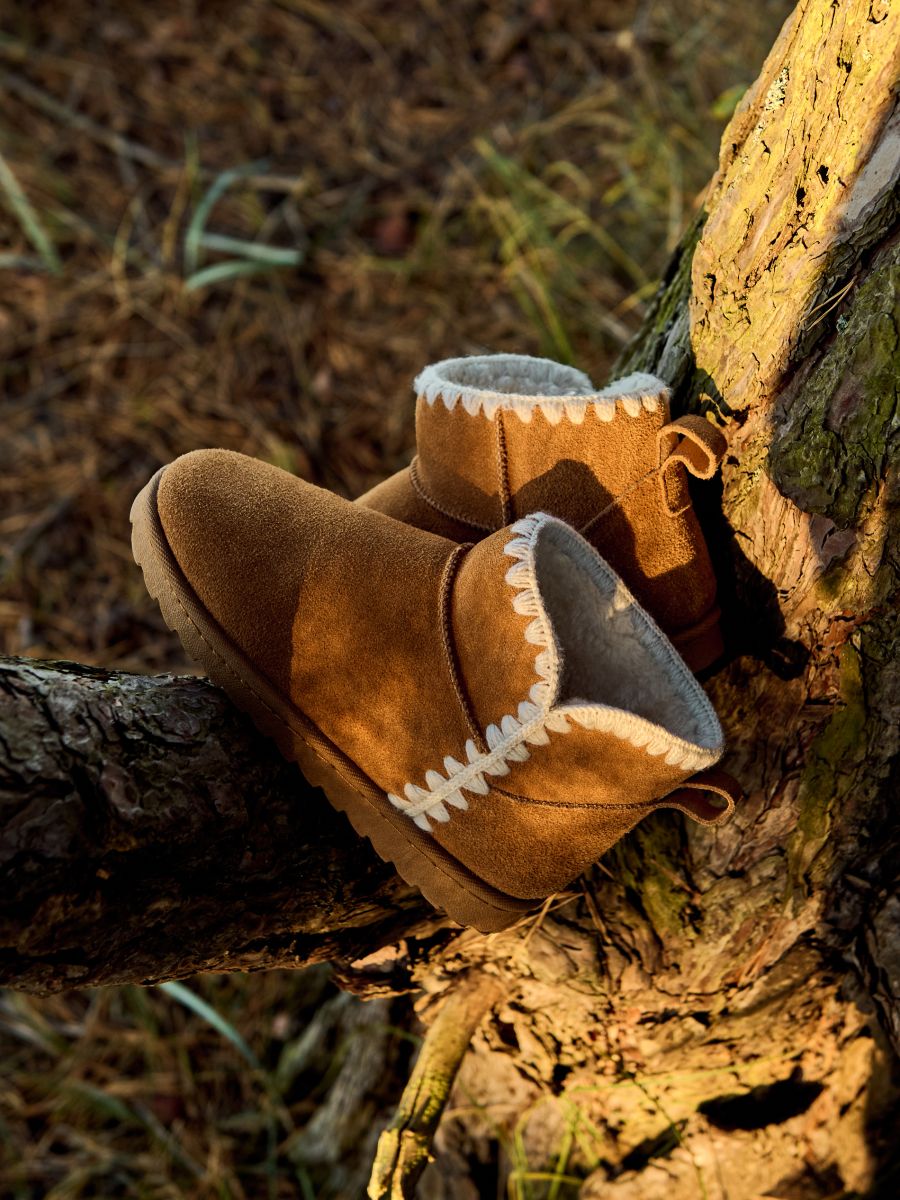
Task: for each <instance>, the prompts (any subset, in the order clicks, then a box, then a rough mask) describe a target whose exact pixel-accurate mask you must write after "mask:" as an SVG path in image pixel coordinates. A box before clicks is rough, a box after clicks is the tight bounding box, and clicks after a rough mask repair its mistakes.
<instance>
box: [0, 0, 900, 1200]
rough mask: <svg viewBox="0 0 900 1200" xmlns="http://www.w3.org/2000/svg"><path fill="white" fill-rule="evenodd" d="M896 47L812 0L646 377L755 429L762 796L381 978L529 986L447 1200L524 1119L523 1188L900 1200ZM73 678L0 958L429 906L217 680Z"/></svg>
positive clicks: (244, 958)
mask: <svg viewBox="0 0 900 1200" xmlns="http://www.w3.org/2000/svg"><path fill="white" fill-rule="evenodd" d="M898 45H900V9H898V7H897V6H896V5H895V6H894V7H893V8H892V7H891V6H890V4H889V3H887V2H886V0H872V2H871V3H869V2H868V0H866V2H863V0H845V2H837V0H835V2H833V3H830V2H828V0H805V2H802V3H800V4H799V5H798V7H797V9H796V11H795V13H794V14H793V15H792V17H791V18H790V19H789V21H788V22H787V24H786V25H785V28H784V30H783V31H782V34H781V36H780V37H779V40H778V42H777V43H776V45H775V47H774V48H773V50H772V52H771V54H770V56H769V58H768V60H767V61H766V63H765V65H764V67H763V71H762V74H761V75H760V78H759V80H758V81H757V83H756V84H755V85H754V86H753V88H751V90H750V92H749V93H748V95H747V97H746V98H745V100H744V101H743V103H742V105H741V106H740V108H739V110H738V112H737V113H736V115H735V117H734V119H733V120H732V122H731V124H730V125H729V127H728V129H727V130H726V133H725V136H724V138H723V143H722V155H721V162H720V168H719V171H718V172H717V174H716V176H715V178H714V179H713V181H712V183H711V184H710V187H709V190H708V192H707V195H706V198H705V206H704V209H703V212H702V213H701V214H700V216H699V217H698V219H697V221H696V223H695V226H694V228H693V229H692V230H691V231H690V233H689V234H688V235H687V237H686V238H685V240H684V243H683V245H682V246H681V248H680V250H679V252H678V254H677V255H676V257H675V259H674V261H673V263H672V266H671V269H670V271H669V274H668V277H667V279H666V280H665V281H664V284H663V287H662V288H661V290H660V293H659V295H658V297H657V299H656V301H655V303H654V306H653V310H652V312H651V313H650V314H649V317H648V320H647V322H646V325H645V328H644V330H643V332H642V334H641V336H640V338H639V339H638V340H637V342H636V343H635V345H634V347H633V348H632V350H631V351H630V353H629V355H628V358H627V362H625V363H623V364H622V365H623V366H624V367H627V368H628V369H635V368H642V369H651V370H655V371H656V372H658V373H660V374H662V375H664V376H666V377H668V378H669V379H671V380H672V381H673V382H674V385H675V394H676V401H677V405H678V407H680V408H681V409H682V410H684V409H691V410H693V411H701V412H708V413H710V414H712V415H714V416H715V418H716V419H717V420H718V421H719V422H720V423H721V425H722V426H723V428H724V429H725V431H726V433H727V435H728V438H729V443H730V452H729V455H728V457H727V460H726V463H725V466H724V470H723V479H722V486H721V489H720V491H719V492H718V493H717V494H715V495H714V496H713V497H712V498H710V495H709V489H707V490H706V493H705V495H704V496H701V497H698V500H699V501H700V502H701V503H702V504H703V517H704V522H705V526H706V529H707V533H708V536H709V540H710V543H711V546H712V549H713V552H714V554H715V556H716V561H717V566H718V571H719V577H720V580H721V593H722V605H723V610H724V613H725V619H726V633H727V638H728V646H729V658H728V661H727V663H726V665H724V666H722V667H721V668H720V669H718V670H717V671H716V673H715V674H714V675H713V677H712V678H711V679H710V680H709V681H708V687H709V691H710V694H711V696H712V698H713V701H714V703H715V704H716V706H717V708H718V710H719V712H720V714H721V715H722V718H723V723H724V724H725V726H726V730H727V733H728V736H729V741H730V746H731V751H730V755H729V758H728V760H727V764H726V765H727V766H728V767H729V768H730V769H731V770H733V771H734V773H735V774H737V775H738V776H739V777H740V778H741V780H742V782H743V783H744V785H745V787H746V789H747V800H746V802H745V804H744V805H743V806H742V807H741V809H740V811H739V813H738V815H737V817H736V819H735V820H734V821H733V822H732V824H730V825H729V826H727V827H725V828H723V829H721V830H715V831H709V830H705V829H700V828H698V827H694V826H691V827H690V828H689V829H688V828H686V827H685V826H684V824H683V822H681V820H680V819H679V818H677V817H673V816H669V817H663V816H660V817H658V818H655V819H654V820H652V821H648V822H646V823H645V824H644V825H643V826H641V827H640V828H639V829H638V830H637V831H636V833H635V834H634V835H633V836H631V837H630V838H628V839H626V841H625V842H624V843H622V844H621V845H620V846H619V847H617V848H616V849H615V850H614V851H613V853H611V854H610V855H609V856H608V858H607V859H606V860H605V862H604V863H603V864H602V865H601V867H599V868H598V869H597V870H596V871H595V873H594V876H593V878H591V879H588V880H585V881H583V883H582V884H581V885H579V888H578V889H576V894H575V896H574V897H573V898H572V899H570V900H568V901H566V900H565V899H564V898H561V900H560V902H559V905H558V907H556V908H555V909H551V911H549V912H548V913H546V914H544V915H543V916H542V917H541V918H540V919H539V920H537V921H532V922H531V923H530V924H528V925H526V926H523V927H522V928H519V929H515V930H512V931H509V932H507V933H504V934H502V935H494V936H492V937H489V938H485V937H480V936H477V935H475V934H473V933H470V932H466V933H460V934H452V933H451V932H450V931H448V930H443V931H440V933H439V934H438V935H436V936H435V934H434V926H433V925H432V926H431V927H430V929H426V930H425V932H427V933H429V934H430V935H431V936H430V941H427V942H417V943H415V944H413V943H412V942H411V941H410V940H406V941H404V942H402V943H401V944H400V945H399V946H398V947H397V948H396V949H395V950H393V951H391V952H390V953H382V954H381V955H380V956H378V957H377V961H374V962H373V963H372V964H370V965H369V966H368V971H369V973H370V977H371V978H372V979H373V980H388V979H391V980H392V981H393V983H394V984H395V985H397V981H398V980H400V979H404V978H405V979H406V980H407V981H408V982H409V983H420V984H421V983H425V984H426V985H427V987H426V992H427V994H428V995H429V996H434V995H435V994H437V993H440V991H441V990H442V988H443V987H445V986H446V985H447V984H449V983H450V982H451V981H452V979H453V977H454V976H455V975H456V974H457V973H458V972H459V971H460V970H461V969H466V970H472V969H477V968H478V966H479V965H483V966H485V967H486V968H487V969H489V970H490V971H491V972H493V973H494V974H497V975H498V976H502V977H503V979H504V986H505V990H506V995H507V999H506V1000H505V1002H504V1005H503V1007H502V1008H501V1010H500V1011H499V1013H498V1014H496V1016H495V1017H494V1018H493V1019H492V1020H491V1021H489V1022H488V1023H487V1025H486V1026H485V1028H484V1030H483V1032H482V1033H481V1034H479V1035H477V1036H476V1039H475V1042H474V1052H473V1053H471V1054H470V1055H469V1056H468V1058H467V1059H466V1061H465V1063H464V1064H463V1068H462V1073H461V1077H460V1085H459V1086H460V1087H461V1088H462V1089H463V1091H462V1092H460V1096H464V1097H466V1099H465V1101H464V1103H465V1105H467V1106H471V1104H472V1103H473V1101H474V1102H477V1104H478V1105H481V1106H484V1109H482V1111H486V1112H487V1114H488V1116H489V1118H490V1120H489V1121H481V1122H480V1123H479V1119H477V1118H472V1116H471V1115H468V1116H466V1115H462V1116H461V1117H460V1119H459V1120H457V1121H453V1120H452V1119H445V1122H444V1125H443V1126H442V1132H441V1134H440V1135H439V1142H440V1152H441V1159H440V1161H441V1170H440V1178H441V1180H443V1181H444V1182H443V1183H440V1181H439V1180H438V1178H437V1176H435V1177H434V1179H433V1180H432V1185H431V1186H432V1193H431V1194H434V1195H440V1194H451V1193H452V1187H453V1185H452V1183H451V1182H448V1181H451V1180H452V1178H453V1177H454V1171H455V1170H456V1169H457V1168H458V1172H459V1174H460V1176H464V1175H465V1174H466V1171H467V1168H466V1166H465V1163H466V1160H467V1159H470V1158H471V1156H472V1155H473V1154H475V1155H479V1156H481V1157H482V1158H484V1157H485V1155H487V1154H488V1148H487V1147H486V1143H487V1142H489V1141H491V1140H492V1139H493V1138H494V1137H495V1136H496V1132H491V1131H492V1129H493V1130H494V1131H496V1128H497V1127H498V1126H500V1127H505V1128H507V1129H509V1128H510V1126H511V1124H512V1123H513V1122H514V1121H515V1120H516V1119H517V1118H518V1119H519V1120H520V1133H521V1137H520V1138H519V1139H517V1140H516V1139H512V1140H510V1142H509V1145H510V1146H512V1147H514V1148H518V1149H516V1150H515V1154H514V1155H513V1161H512V1162H511V1163H510V1164H509V1165H510V1167H511V1168H512V1169H513V1178H514V1179H515V1178H520V1179H525V1178H527V1177H528V1174H529V1172H530V1171H534V1170H536V1171H538V1172H540V1171H546V1170H547V1169H548V1165H549V1166H551V1167H552V1166H553V1165H554V1164H555V1166H556V1168H558V1169H557V1175H558V1176H559V1177H561V1176H562V1175H565V1174H568V1175H570V1176H572V1177H573V1178H576V1177H584V1176H585V1175H589V1176H590V1178H589V1180H588V1182H587V1183H585V1184H584V1186H583V1188H582V1192H581V1194H582V1195H583V1196H585V1197H591V1196H597V1197H599V1196H601V1195H603V1196H605V1195H607V1194H615V1195H617V1196H619V1197H632V1198H633V1200H639V1198H640V1200H652V1198H655V1197H657V1196H662V1195H666V1197H667V1198H668V1200H671V1198H672V1197H677V1196H684V1197H696V1196H703V1195H705V1196H707V1197H710V1200H712V1198H718V1197H726V1196H727V1197H730V1198H731V1200H750V1197H756V1196H761V1195H770V1196H779V1197H806V1196H811V1197H812V1196H828V1195H833V1196H840V1195H845V1194H848V1195H849V1194H853V1193H857V1194H859V1193H863V1192H865V1191H867V1190H868V1189H869V1188H870V1187H871V1186H872V1184H873V1181H875V1180H878V1181H879V1182H881V1183H883V1184H884V1185H885V1186H886V1188H887V1189H888V1190H886V1191H885V1192H884V1193H883V1194H885V1195H891V1194H894V1193H895V1191H896V1186H897V1179H898V1178H900V1176H892V1175H891V1173H890V1165H889V1164H890V1163H891V1162H893V1163H894V1167H895V1169H896V1167H897V1163H898V1158H897V1153H896V1141H897V1139H896V1133H897V1132H898V1129H897V1123H898V1117H897V1113H898V1111H900V1106H898V1104H897V1092H896V1090H895V1087H894V1084H893V1083H892V1081H891V1072H892V1070H893V1062H894V1060H893V1058H892V1055H891V1051H890V1050H889V1043H890V1042H893V1046H894V1049H896V1048H898V1047H900V926H898V918H900V900H898V895H897V882H898V875H900V854H898V849H900V832H898V825H897V820H896V816H895V805H896V802H897V801H898V799H900V755H898V750H900V624H898V600H900V579H898V574H900V556H898V547H900V537H898V533H900V515H898V505H897V483H898V460H897V448H898V439H900V431H898V409H897V395H898V379H900V238H898V233H900V224H898V208H900V199H898V180H900V153H898V148H900V117H898V110H897V107H896V91H895V84H896V80H897V77H898V50H897V47H898ZM54 670H55V669H54V668H47V667H33V666H26V665H23V664H19V665H18V666H15V665H13V666H11V667H8V668H7V670H6V673H5V675H4V677H3V678H4V679H5V680H6V682H5V683H4V684H3V688H4V689H5V693H6V695H7V696H11V697H12V700H7V703H10V704H12V706H13V711H14V714H16V715H15V716H14V721H15V728H16V729H17V730H18V732H16V733H15V734H14V741H12V742H10V743H9V744H7V745H6V746H5V747H4V745H3V743H2V742H0V752H2V753H3V755H4V756H5V765H4V766H2V767H0V770H2V771H3V772H4V774H3V775H2V776H0V778H2V780H3V787H4V788H5V789H6V792H5V795H4V803H5V806H6V810H7V812H8V814H9V815H8V816H7V817H6V818H5V825H4V829H3V833H2V838H0V840H2V845H3V855H4V861H5V862H6V863H7V864H8V865H7V867H6V869H7V871H8V876H7V878H8V879H9V880H10V885H11V886H8V887H7V889H6V894H5V895H4V897H3V900H2V911H0V944H2V946H3V947H4V949H3V952H2V959H0V961H2V963H3V966H4V972H5V977H6V979H7V980H9V981H11V982H14V983H15V984H16V985H17V986H22V987H29V988H32V989H42V988H43V989H53V988H56V987H61V986H66V985H68V984H70V983H72V982H74V981H76V980H77V981H79V982H100V981H112V980H115V979H126V978H127V979H147V978H157V977H159V976H160V975H163V974H179V973H184V972H187V971H190V970H195V969H200V968H203V967H208V966H215V967H217V968H219V969H221V968H222V967H223V966H227V965H231V966H234V967H239V966H248V965H251V966H267V965H270V964H274V963H278V962H282V963H283V962H286V961H298V962H303V961H311V960H313V959H315V958H320V957H324V956H338V957H340V958H342V959H344V960H345V961H346V960H348V959H350V958H353V957H354V956H358V955H360V954H362V953H364V952H365V951H373V950H375V949H376V948H377V947H378V946H385V945H387V944H388V943H394V942H396V941H397V939H398V938H399V937H400V936H401V935H406V934H408V933H411V932H413V931H414V927H415V926H416V925H417V923H419V922H421V921H422V918H423V915H424V910H423V909H422V908H421V906H419V905H418V903H417V902H416V900H415V898H414V897H413V896H411V895H410V893H409V891H408V889H404V888H402V887H400V886H399V885H397V884H396V883H394V882H392V881H391V880H390V878H389V875H388V874H387V873H386V872H385V870H384V869H383V868H381V867H380V866H379V865H378V864H376V863H375V862H374V861H373V859H372V856H371V854H370V853H369V852H368V848H367V847H365V846H359V845H358V844H357V843H356V842H355V840H354V839H353V838H352V837H351V836H350V834H349V832H348V830H347V829H346V828H345V827H344V826H343V824H342V823H341V822H340V821H339V820H337V818H334V817H332V816H331V815H330V814H329V812H328V810H327V809H326V808H325V807H324V806H323V805H322V804H321V803H320V802H318V799H317V798H316V797H314V796H312V795H309V794H307V793H306V792H303V791H302V785H300V784H299V781H298V780H297V778H296V776H295V775H294V773H293V772H291V771H289V770H287V769H286V768H283V767H281V766H280V765H279V764H278V763H277V762H276V760H275V759H274V758H273V756H272V755H271V753H270V752H269V751H268V750H267V749H266V748H264V747H263V746H261V744H260V743H259V742H258V741H257V740H256V739H255V738H254V736H253V735H252V734H251V733H250V732H249V731H248V730H247V729H246V726H245V725H244V724H243V723H242V722H241V721H240V720H239V719H238V718H237V717H235V716H234V715H233V714H231V713H230V711H228V710H227V706H226V705H225V703H224V701H222V699H221V698H220V697H219V696H218V695H217V694H216V693H215V692H214V691H213V690H212V689H209V688H207V687H206V686H205V685H202V684H199V683H197V682H193V681H192V682H186V681H183V680H178V681H172V680H164V681H159V680H157V681H153V680H128V681H125V680H123V679H121V678H118V679H115V680H110V679H108V678H107V677H105V676H103V675H97V674H95V673H89V674H83V675H80V676H79V674H78V672H77V669H76V670H74V671H73V670H68V669H60V673H59V675H58V676H55V675H54V674H53V671H54ZM160 702H161V704H160ZM117 705H118V706H119V707H118V708H117ZM5 727H6V728H9V725H8V723H6V725H5ZM4 736H6V735H4ZM47 738H50V739H51V741H50V743H49V744H48V745H47V746H45V745H44V743H45V740H46V739H47ZM235 762H236V766H235ZM160 779H161V780H163V781H164V782H162V783H161V782H159V780H160ZM150 780H152V783H150V782H148V781H150ZM35 781H38V782H37V783H36V782H35ZM298 801H299V802H298ZM173 942H175V943H176V945H175V946H174V947H173V946H172V943H173ZM365 970H366V968H364V967H361V968H360V969H359V974H358V978H363V977H364V975H365ZM389 972H392V974H389ZM373 986H375V985H374V984H373ZM430 1003H431V1001H430V1000H427V1001H425V1002H424V1006H425V1008H426V1017H427V1007H428V1004H430ZM538 1101H541V1103H540V1104H539V1105H538V1104H537V1102H538ZM451 1108H452V1105H451ZM573 1114H576V1115H575V1116H573ZM522 1147H524V1148H525V1149H524V1151H523V1150H522ZM561 1147H565V1148H566V1149H565V1153H563V1150H562V1149H561ZM511 1153H512V1152H511ZM522 1153H527V1156H528V1161H527V1162H526V1163H523V1162H522V1161H521V1154H522ZM516 1154H517V1155H519V1157H518V1158H516V1157H515V1155H516ZM560 1164H562V1165H560ZM517 1172H518V1174H516V1173H517ZM426 1178H427V1174H426ZM891 1179H893V1180H894V1183H893V1184H892V1183H891V1182H890V1181H891ZM611 1180H615V1183H614V1184H612V1183H611V1182H610V1181H611ZM559 1186H562V1184H559ZM559 1186H558V1187H557V1192H556V1193H555V1194H561V1193H559ZM441 1187H444V1188H445V1189H447V1190H445V1191H444V1192H441V1190H440V1188H441ZM892 1188H893V1191H892V1190H891V1189H892ZM453 1194H463V1193H462V1192H459V1193H453Z"/></svg>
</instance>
